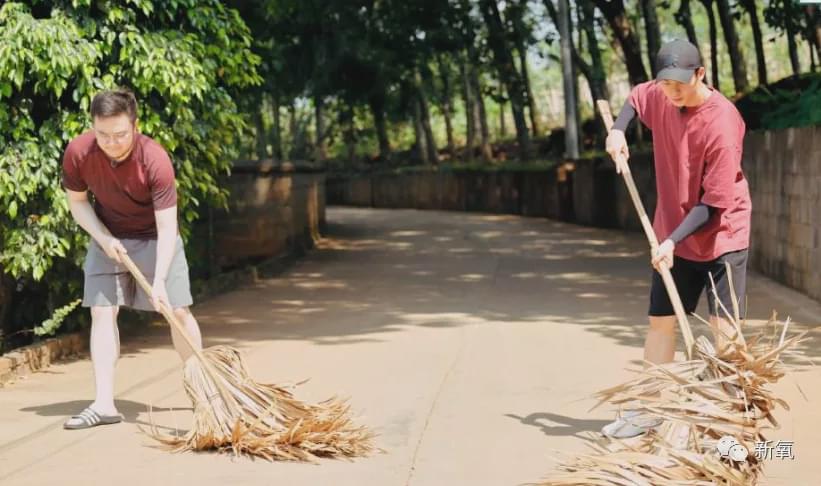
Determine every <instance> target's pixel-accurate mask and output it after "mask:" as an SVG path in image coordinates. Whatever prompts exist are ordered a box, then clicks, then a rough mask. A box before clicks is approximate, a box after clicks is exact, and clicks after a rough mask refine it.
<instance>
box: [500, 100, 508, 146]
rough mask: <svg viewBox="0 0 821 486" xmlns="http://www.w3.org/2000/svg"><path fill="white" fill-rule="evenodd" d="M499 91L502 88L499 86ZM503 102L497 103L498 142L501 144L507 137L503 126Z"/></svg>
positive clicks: (505, 128)
mask: <svg viewBox="0 0 821 486" xmlns="http://www.w3.org/2000/svg"><path fill="white" fill-rule="evenodd" d="M499 89H500V90H503V89H504V88H503V87H502V86H499ZM506 104H507V103H506V102H505V100H503V99H502V100H501V101H499V142H503V141H504V140H505V138H506V137H507V127H506V126H505V105H506Z"/></svg>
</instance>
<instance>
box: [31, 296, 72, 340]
mask: <svg viewBox="0 0 821 486" xmlns="http://www.w3.org/2000/svg"><path fill="white" fill-rule="evenodd" d="M80 302H82V299H77V300H75V301H74V302H71V303H69V304H66V305H64V306H63V307H60V308H59V309H57V310H55V311H54V314H53V315H52V316H51V317H50V318H48V319H46V320H45V321H43V323H42V324H40V325H39V326H37V327H35V328H34V334H36V335H38V336H52V335H54V334H55V333H56V332H57V329H59V328H60V325H61V324H62V323H63V321H65V320H66V317H68V315H69V314H71V311H73V310H74V309H75V308H76V307H77V306H78V305H80Z"/></svg>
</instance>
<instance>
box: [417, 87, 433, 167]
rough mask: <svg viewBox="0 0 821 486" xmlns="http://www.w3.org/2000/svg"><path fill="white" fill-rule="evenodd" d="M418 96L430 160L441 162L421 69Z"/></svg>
mask: <svg viewBox="0 0 821 486" xmlns="http://www.w3.org/2000/svg"><path fill="white" fill-rule="evenodd" d="M415 81H416V83H415V84H416V97H417V99H418V100H419V109H420V110H421V111H420V115H421V121H422V129H423V134H424V135H425V146H426V147H427V150H428V160H429V161H430V162H432V163H434V164H436V163H438V162H439V155H438V153H437V150H436V139H435V138H433V129H432V128H431V125H430V110H429V109H428V97H427V94H426V93H425V87H424V85H423V84H422V75H421V74H419V71H416V74H415Z"/></svg>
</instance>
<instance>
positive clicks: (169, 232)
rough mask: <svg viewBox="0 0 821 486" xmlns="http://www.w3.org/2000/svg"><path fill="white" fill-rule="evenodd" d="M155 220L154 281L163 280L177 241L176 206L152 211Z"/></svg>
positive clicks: (166, 275)
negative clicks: (155, 254)
mask: <svg viewBox="0 0 821 486" xmlns="http://www.w3.org/2000/svg"><path fill="white" fill-rule="evenodd" d="M154 217H155V219H156V220H157V263H156V266H155V267H154V281H155V282H156V281H158V280H159V281H165V279H166V278H167V277H168V269H169V267H170V266H171V260H172V259H173V258H174V247H175V246H176V242H177V206H171V207H170V208H166V209H161V210H159V211H154Z"/></svg>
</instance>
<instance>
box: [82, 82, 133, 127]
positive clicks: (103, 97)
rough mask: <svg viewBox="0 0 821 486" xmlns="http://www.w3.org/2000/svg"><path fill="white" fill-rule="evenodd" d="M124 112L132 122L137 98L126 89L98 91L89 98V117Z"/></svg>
mask: <svg viewBox="0 0 821 486" xmlns="http://www.w3.org/2000/svg"><path fill="white" fill-rule="evenodd" d="M122 114H126V115H128V118H129V120H131V122H132V123H134V121H136V120H137V98H135V97H134V93H132V92H131V91H129V90H127V89H123V88H121V89H108V90H105V91H100V92H99V93H97V94H96V95H95V96H94V99H93V100H91V119H92V121H93V120H94V119H95V118H97V117H100V118H108V117H110V116H117V115H122Z"/></svg>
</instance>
